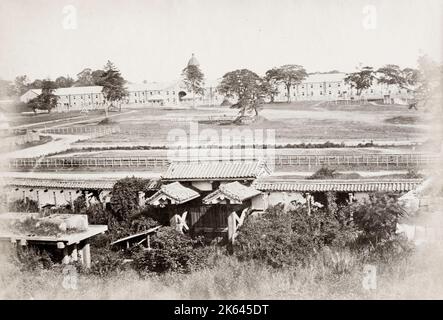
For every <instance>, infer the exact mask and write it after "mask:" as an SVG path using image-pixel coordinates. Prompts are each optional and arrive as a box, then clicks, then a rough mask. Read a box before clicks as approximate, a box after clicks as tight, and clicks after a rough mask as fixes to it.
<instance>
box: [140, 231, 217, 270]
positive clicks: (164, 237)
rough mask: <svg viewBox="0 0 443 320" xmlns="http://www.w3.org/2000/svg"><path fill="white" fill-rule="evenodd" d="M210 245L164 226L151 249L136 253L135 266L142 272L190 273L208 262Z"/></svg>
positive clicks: (153, 241) (154, 239)
mask: <svg viewBox="0 0 443 320" xmlns="http://www.w3.org/2000/svg"><path fill="white" fill-rule="evenodd" d="M209 250H210V249H209V247H206V248H205V247H204V246H203V243H202V241H201V239H192V238H191V237H189V236H187V235H185V234H182V233H179V232H177V231H176V230H175V229H174V228H171V227H164V228H162V229H160V230H159V231H158V232H157V235H156V236H155V237H153V240H152V242H151V250H142V251H140V252H138V253H137V254H136V255H135V260H134V267H135V268H136V269H137V270H138V271H140V272H158V273H161V272H167V271H173V272H181V273H188V272H191V271H193V270H196V269H199V268H202V267H203V266H205V265H206V264H207V257H208V253H209Z"/></svg>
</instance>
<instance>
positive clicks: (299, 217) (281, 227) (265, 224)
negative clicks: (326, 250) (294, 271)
mask: <svg viewBox="0 0 443 320" xmlns="http://www.w3.org/2000/svg"><path fill="white" fill-rule="evenodd" d="M354 238H355V230H354V229H353V227H352V225H347V224H343V223H341V222H340V220H339V219H338V218H337V217H336V216H335V214H334V212H333V210H326V209H319V208H312V209H311V214H310V215H308V213H307V207H306V206H304V205H297V206H296V207H295V209H293V210H291V211H288V212H285V211H283V208H282V206H276V207H273V208H270V209H268V210H267V211H266V212H265V213H264V214H263V215H262V216H260V217H258V218H256V219H247V220H246V221H245V223H244V225H243V226H242V227H241V228H240V230H239V234H238V237H237V239H236V244H235V246H234V252H235V255H236V256H237V257H238V258H239V259H241V260H251V259H254V260H260V261H263V262H265V263H267V264H269V265H270V266H272V267H276V268H279V267H284V266H288V265H298V264H303V263H304V262H306V260H307V258H308V257H309V256H310V255H312V254H314V253H315V252H317V251H318V250H319V249H320V248H322V247H323V246H326V245H328V246H345V245H347V243H348V242H350V241H352V240H353V239H354Z"/></svg>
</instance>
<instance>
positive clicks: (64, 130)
mask: <svg viewBox="0 0 443 320" xmlns="http://www.w3.org/2000/svg"><path fill="white" fill-rule="evenodd" d="M117 132H120V127H119V126H79V127H59V128H48V129H44V130H42V133H46V134H80V135H81V134H89V135H90V134H92V135H94V136H102V135H108V134H112V133H117Z"/></svg>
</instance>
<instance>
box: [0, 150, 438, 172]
mask: <svg viewBox="0 0 443 320" xmlns="http://www.w3.org/2000/svg"><path fill="white" fill-rule="evenodd" d="M176 160H179V159H176ZM204 160H208V158H206V159H202V158H197V157H196V158H190V159H189V158H187V159H183V160H180V161H204ZM211 160H215V159H214V158H212V159H211ZM217 160H219V161H222V160H236V161H238V160H252V158H249V159H248V158H241V159H240V158H238V159H235V158H217ZM439 160H440V156H439V155H438V154H415V153H414V154H412V153H411V154H362V155H275V157H274V158H273V159H268V163H269V164H270V165H272V164H273V165H274V166H275V167H276V168H298V169H308V170H310V169H316V168H319V167H322V166H328V167H331V168H336V169H361V170H373V169H379V170H383V169H385V170H389V169H391V170H395V169H407V168H413V167H424V166H427V165H432V164H435V163H437V162H438V161H439ZM170 162H171V159H169V158H167V157H52V158H51V157H49V158H18V159H10V160H9V161H7V162H6V163H4V165H6V166H7V167H8V168H9V169H11V170H27V169H49V170H51V169H76V168H109V169H116V170H119V168H122V169H128V168H130V169H136V168H140V169H143V168H165V167H167V166H168V165H169V163H170Z"/></svg>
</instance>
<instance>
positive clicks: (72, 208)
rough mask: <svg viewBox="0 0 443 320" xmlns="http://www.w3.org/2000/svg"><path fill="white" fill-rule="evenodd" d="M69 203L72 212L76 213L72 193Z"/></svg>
mask: <svg viewBox="0 0 443 320" xmlns="http://www.w3.org/2000/svg"><path fill="white" fill-rule="evenodd" d="M69 203H70V204H71V211H72V212H74V211H75V208H74V201H72V192H71V191H69Z"/></svg>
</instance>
